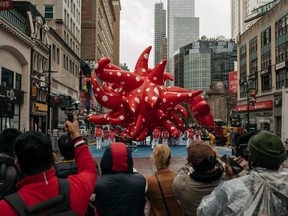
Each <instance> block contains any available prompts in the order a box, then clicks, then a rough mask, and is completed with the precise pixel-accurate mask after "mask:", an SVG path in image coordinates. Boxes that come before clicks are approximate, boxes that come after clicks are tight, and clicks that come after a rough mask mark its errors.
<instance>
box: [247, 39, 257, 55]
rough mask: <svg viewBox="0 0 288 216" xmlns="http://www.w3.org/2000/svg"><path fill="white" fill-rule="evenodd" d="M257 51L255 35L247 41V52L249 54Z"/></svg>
mask: <svg viewBox="0 0 288 216" xmlns="http://www.w3.org/2000/svg"><path fill="white" fill-rule="evenodd" d="M255 52H257V37H255V38H253V39H252V40H251V41H250V42H249V53H250V55H251V54H252V53H255Z"/></svg>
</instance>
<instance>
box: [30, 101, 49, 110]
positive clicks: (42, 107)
mask: <svg viewBox="0 0 288 216" xmlns="http://www.w3.org/2000/svg"><path fill="white" fill-rule="evenodd" d="M47 111H48V106H47V104H41V103H36V102H33V103H32V112H47Z"/></svg>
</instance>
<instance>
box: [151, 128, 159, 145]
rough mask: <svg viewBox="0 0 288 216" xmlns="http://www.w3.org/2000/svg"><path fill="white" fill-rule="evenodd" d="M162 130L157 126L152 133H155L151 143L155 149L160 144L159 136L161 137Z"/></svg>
mask: <svg viewBox="0 0 288 216" xmlns="http://www.w3.org/2000/svg"><path fill="white" fill-rule="evenodd" d="M160 133H161V132H160V130H159V128H158V127H156V128H155V129H154V130H153V132H152V135H153V140H152V144H151V149H152V150H153V149H154V148H155V146H157V145H158V143H159V138H160Z"/></svg>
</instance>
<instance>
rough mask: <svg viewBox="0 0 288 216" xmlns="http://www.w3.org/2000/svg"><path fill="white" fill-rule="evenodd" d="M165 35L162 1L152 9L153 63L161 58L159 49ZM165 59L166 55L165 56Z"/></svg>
mask: <svg viewBox="0 0 288 216" xmlns="http://www.w3.org/2000/svg"><path fill="white" fill-rule="evenodd" d="M165 37H166V10H164V9H163V3H162V2H160V3H156V4H155V11H154V58H155V61H154V63H155V65H157V64H158V63H159V62H160V61H161V60H162V59H161V58H160V50H161V43H162V39H163V38H165ZM165 59H167V57H165Z"/></svg>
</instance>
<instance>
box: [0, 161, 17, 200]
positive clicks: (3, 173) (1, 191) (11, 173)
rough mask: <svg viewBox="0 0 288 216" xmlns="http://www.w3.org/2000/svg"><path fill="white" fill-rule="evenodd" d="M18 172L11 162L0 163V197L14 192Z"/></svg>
mask: <svg viewBox="0 0 288 216" xmlns="http://www.w3.org/2000/svg"><path fill="white" fill-rule="evenodd" d="M17 182H18V173H17V170H16V167H15V166H13V165H11V164H6V163H2V164H1V165H0V199H3V197H4V196H6V195H9V194H12V193H15V192H16V191H17V190H16V183H17Z"/></svg>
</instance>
